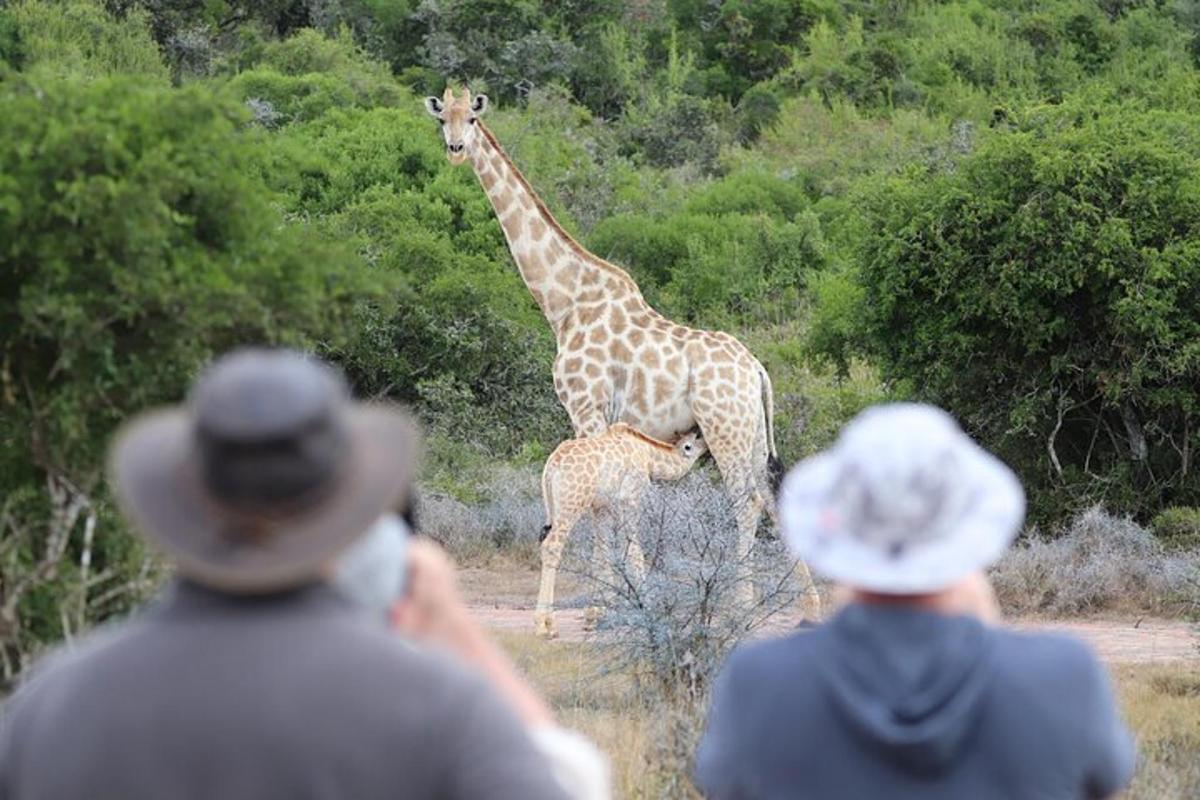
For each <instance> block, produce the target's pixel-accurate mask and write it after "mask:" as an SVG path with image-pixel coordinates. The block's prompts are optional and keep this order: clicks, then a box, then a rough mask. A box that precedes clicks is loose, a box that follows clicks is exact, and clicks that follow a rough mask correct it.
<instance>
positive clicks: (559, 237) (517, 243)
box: [471, 122, 652, 337]
mask: <svg viewBox="0 0 1200 800" xmlns="http://www.w3.org/2000/svg"><path fill="white" fill-rule="evenodd" d="M477 124H478V125H479V128H480V131H479V132H480V133H481V134H482V136H480V137H478V138H479V140H480V141H479V144H478V145H477V146H476V148H475V152H474V154H473V155H472V158H471V163H472V166H473V167H474V169H475V175H476V177H477V178H479V182H480V184H482V185H483V190H484V193H485V194H486V195H487V198H488V202H490V203H491V204H492V209H493V210H494V211H495V212H496V217H497V219H499V221H500V227H501V228H502V229H503V231H504V238H505V240H506V241H507V242H508V249H509V252H511V253H512V256H513V260H514V261H516V263H517V269H518V270H519V271H520V273H521V279H522V280H524V281H525V285H526V286H527V287H528V288H529V292H530V293H531V294H532V295H533V299H534V300H535V301H536V302H537V304H538V307H539V308H541V309H542V313H543V314H545V315H546V319H547V320H548V321H549V322H550V327H551V328H553V329H554V331H555V333H556V334H557V335H559V336H560V337H561V336H562V335H563V332H564V330H565V329H566V327H567V325H568V321H567V318H568V317H569V316H570V312H571V309H572V308H574V307H575V306H576V305H577V304H579V303H597V302H608V303H612V302H623V303H626V304H627V305H626V310H632V309H633V308H635V307H638V308H640V307H644V308H645V309H646V310H648V311H652V310H651V309H650V308H649V306H648V305H646V302H645V300H644V299H643V298H642V293H641V291H640V290H639V289H638V287H637V284H636V283H634V281H633V279H632V278H630V277H629V275H628V274H627V273H626V272H625V271H624V270H622V269H620V268H619V267H616V266H614V265H612V264H609V263H608V262H607V261H604V260H603V259H601V258H599V257H597V256H595V255H593V254H592V253H589V252H588V251H587V250H585V249H584V248H583V246H582V245H580V244H579V243H578V242H576V241H575V240H574V239H573V238H572V237H571V236H570V234H568V233H567V232H566V231H565V230H564V229H563V227H562V226H561V225H559V224H558V221H557V220H555V219H554V215H553V214H551V213H550V210H549V209H548V208H546V205H545V204H544V203H543V202H542V200H541V198H539V197H538V196H537V193H536V192H534V191H533V187H532V186H530V185H529V182H528V181H527V180H525V177H524V176H523V175H522V174H521V171H520V170H518V169H517V167H516V165H514V164H513V163H512V160H511V159H510V158H509V157H508V154H506V153H505V152H504V150H503V148H501V147H500V143H499V142H497V141H496V137H495V136H494V135H493V134H492V132H491V131H489V130H488V129H487V128H486V127H485V126H484V125H483V123H482V122H480V123H477Z"/></svg>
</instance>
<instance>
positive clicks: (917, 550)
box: [779, 403, 1025, 594]
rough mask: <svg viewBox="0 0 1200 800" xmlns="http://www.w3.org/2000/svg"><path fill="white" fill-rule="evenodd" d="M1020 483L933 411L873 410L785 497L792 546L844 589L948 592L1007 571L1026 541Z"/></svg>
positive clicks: (795, 473)
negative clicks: (1016, 545)
mask: <svg viewBox="0 0 1200 800" xmlns="http://www.w3.org/2000/svg"><path fill="white" fill-rule="evenodd" d="M1024 516H1025V493H1024V492H1023V491H1022V489H1021V484H1020V483H1019V482H1018V480H1017V477H1016V475H1014V474H1013V472H1012V470H1010V469H1009V468H1008V467H1007V466H1005V465H1004V464H1003V463H1001V461H1000V460H999V459H997V458H996V457H995V456H993V455H992V454H991V453H988V452H987V451H985V450H984V449H983V448H981V447H980V446H979V445H977V444H976V443H975V442H974V441H972V440H971V438H970V437H969V436H967V435H966V434H965V433H963V431H962V430H961V429H960V428H959V427H958V425H957V424H956V423H955V421H954V419H953V418H952V417H951V416H950V415H949V414H947V413H946V412H944V411H942V410H941V409H938V408H934V407H933V406H928V405H920V404H916V403H895V404H890V405H882V406H876V407H873V408H869V409H867V410H866V411H864V412H862V413H861V414H859V415H858V416H857V417H855V418H854V420H852V421H851V422H850V424H849V425H847V426H846V428H845V429H844V430H843V431H842V433H841V435H840V436H839V437H838V440H837V442H835V443H834V445H833V447H831V448H830V449H828V450H826V451H824V452H822V453H819V454H817V455H815V456H813V457H812V458H808V459H806V460H804V461H802V462H800V463H799V464H797V465H796V466H795V467H794V468H793V469H792V470H791V472H789V473H788V475H787V477H786V478H785V479H784V482H783V487H782V490H781V492H780V495H779V517H780V523H781V526H782V529H783V537H784V539H785V541H786V542H787V543H788V546H789V547H790V548H791V549H792V551H793V552H794V553H795V554H796V555H797V556H799V557H800V558H802V559H804V560H805V561H806V562H807V563H808V564H809V566H811V567H812V568H813V569H815V570H816V571H817V572H819V573H821V574H822V575H824V576H826V577H828V578H831V579H833V580H836V581H839V582H842V583H846V584H849V585H851V586H855V587H858V588H861V589H866V590H868V591H874V592H879V593H881V594H921V593H926V592H933V591H937V590H939V589H944V588H946V587H947V586H950V585H951V584H953V583H954V582H955V581H957V580H958V579H960V578H962V577H965V576H966V575H967V574H968V573H970V572H972V571H974V570H976V569H979V568H981V567H985V566H987V565H989V564H991V563H993V562H994V561H996V560H997V559H998V558H999V557H1000V555H1001V554H1002V553H1003V552H1004V550H1005V549H1006V548H1007V547H1008V545H1009V544H1010V543H1011V542H1012V540H1013V538H1015V537H1016V535H1017V532H1018V531H1019V530H1020V526H1021V521H1022V519H1023V518H1024Z"/></svg>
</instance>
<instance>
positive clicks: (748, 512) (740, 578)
mask: <svg viewBox="0 0 1200 800" xmlns="http://www.w3.org/2000/svg"><path fill="white" fill-rule="evenodd" d="M762 507H763V501H762V497H760V496H759V494H758V492H755V491H753V490H745V489H742V490H741V491H740V492H738V493H736V494H734V517H735V519H736V521H737V537H738V540H737V569H736V571H735V573H734V578H735V581H736V583H735V586H734V592H733V601H734V603H735V604H736V606H737V608H738V610H740V611H748V610H750V609H751V608H752V607H753V606H754V603H755V601H756V600H757V597H756V592H755V590H754V572H753V569H752V568H751V567H752V565H751V563H750V551H751V550H752V549H753V548H754V542H755V539H756V538H757V531H758V520H759V518H760V517H761V516H762Z"/></svg>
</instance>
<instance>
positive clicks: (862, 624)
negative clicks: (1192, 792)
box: [696, 605, 1134, 800]
mask: <svg viewBox="0 0 1200 800" xmlns="http://www.w3.org/2000/svg"><path fill="white" fill-rule="evenodd" d="M1133 766H1134V749H1133V744H1132V742H1131V740H1130V737H1129V734H1128V733H1127V731H1126V730H1125V728H1124V726H1123V725H1122V724H1121V723H1120V721H1119V719H1118V716H1117V712H1116V709H1115V706H1114V703H1113V697H1112V693H1111V691H1110V689H1109V685H1108V680H1107V678H1106V676H1105V674H1104V670H1103V669H1102V667H1101V666H1100V664H1099V663H1098V662H1097V661H1096V659H1095V658H1094V657H1093V656H1092V655H1091V653H1090V652H1089V651H1088V650H1087V648H1086V647H1085V646H1084V645H1083V644H1081V643H1080V642H1077V641H1075V640H1073V639H1071V638H1068V637H1064V636H1054V635H1037V634H1021V633H1015V632H1011V631H1006V630H1002V629H996V628H989V627H985V626H983V625H982V624H980V623H979V622H978V621H976V620H974V619H971V618H967V617H950V616H943V615H939V614H933V613H928V612H922V611H917V610H913V609H909V608H899V607H885V606H868V605H852V606H849V607H848V608H846V609H844V610H842V611H841V612H840V613H839V614H838V615H836V616H835V617H834V618H833V619H832V620H830V621H829V622H828V623H826V624H825V625H823V626H821V627H819V628H817V629H815V630H813V631H811V632H803V633H797V634H794V635H792V636H790V637H788V638H785V639H778V640H774V641H769V642H762V643H757V644H753V645H750V646H748V647H744V648H741V649H739V650H738V651H737V652H735V653H734V655H733V656H732V657H731V658H730V660H729V663H728V664H727V665H726V667H725V669H724V670H723V673H722V676H721V678H720V679H719V681H718V685H717V687H716V688H715V696H714V700H713V708H712V711H711V714H710V717H709V721H708V729H707V731H706V733H705V736H704V740H703V741H702V743H701V745H700V749H699V752H698V755H697V763H696V779H697V783H698V785H699V786H701V788H702V789H703V790H704V792H705V793H706V795H707V796H708V797H709V798H713V799H714V800H735V799H736V800H766V799H767V798H771V799H774V798H822V800H836V798H855V799H857V798H874V797H879V798H884V797H886V798H888V799H889V800H908V798H913V799H914V800H915V798H921V800H941V799H943V798H945V800H950V798H971V800H989V799H991V798H994V799H995V800H1076V798H1101V797H1108V796H1110V795H1112V794H1114V793H1115V792H1117V791H1118V790H1119V789H1120V788H1122V787H1123V786H1124V785H1125V784H1126V783H1128V781H1129V779H1130V777H1131V775H1132V772H1133Z"/></svg>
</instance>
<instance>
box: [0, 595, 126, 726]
mask: <svg viewBox="0 0 1200 800" xmlns="http://www.w3.org/2000/svg"><path fill="white" fill-rule="evenodd" d="M140 629H141V621H140V620H139V619H136V618H135V619H133V620H129V621H123V622H113V623H109V624H106V625H102V626H101V627H99V628H96V629H94V630H92V631H90V632H89V633H88V634H87V635H85V636H83V637H81V638H79V639H78V640H76V641H74V642H71V643H69V644H60V645H59V646H57V647H55V648H53V649H51V650H49V651H47V652H46V653H45V654H43V655H42V656H41V657H40V658H39V659H38V660H37V661H35V662H34V663H33V664H32V665H31V666H30V667H29V668H28V669H27V670H26V672H25V674H24V675H23V676H22V677H21V679H20V682H19V683H18V684H17V687H16V690H15V691H14V692H13V695H12V696H11V697H10V698H9V699H8V700H7V701H6V702H5V704H4V711H5V716H15V715H17V714H18V713H22V711H23V710H25V709H32V708H36V707H37V706H38V705H39V704H40V703H43V702H45V701H46V700H47V699H48V698H50V697H53V696H55V695H58V694H61V693H62V692H64V691H69V690H71V689H72V688H74V687H78V686H81V685H84V684H86V683H87V682H88V681H90V680H91V678H92V676H93V675H95V674H96V673H97V671H100V670H102V669H104V665H105V664H107V663H109V662H112V661H113V660H114V659H120V658H122V657H123V654H125V653H128V652H129V650H130V648H129V643H130V641H132V640H135V639H136V638H137V637H138V635H139V633H140ZM29 713H36V712H35V711H32V710H30V712H29Z"/></svg>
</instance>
